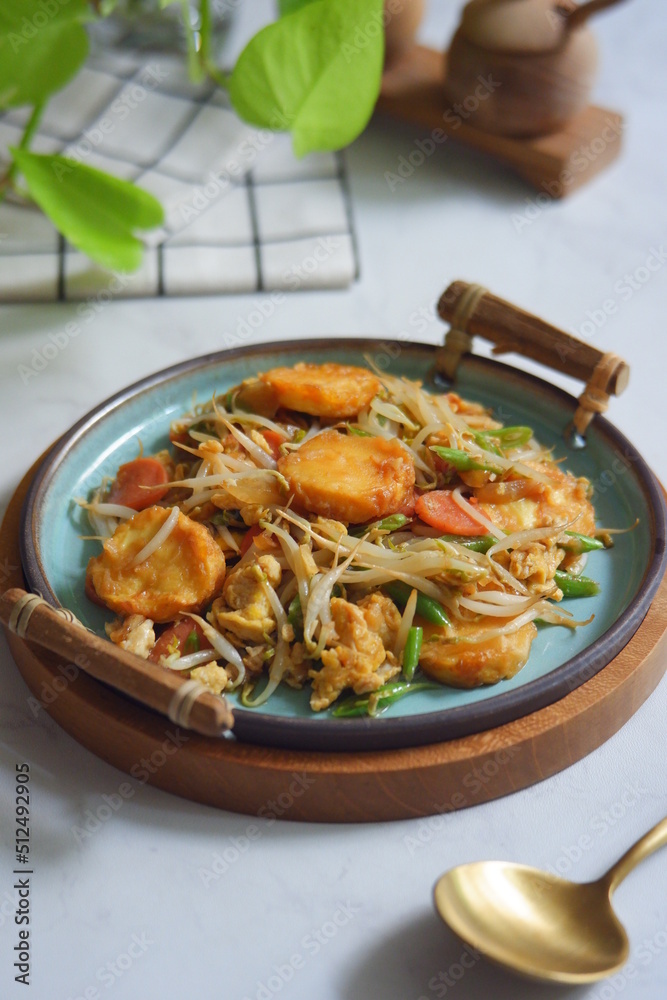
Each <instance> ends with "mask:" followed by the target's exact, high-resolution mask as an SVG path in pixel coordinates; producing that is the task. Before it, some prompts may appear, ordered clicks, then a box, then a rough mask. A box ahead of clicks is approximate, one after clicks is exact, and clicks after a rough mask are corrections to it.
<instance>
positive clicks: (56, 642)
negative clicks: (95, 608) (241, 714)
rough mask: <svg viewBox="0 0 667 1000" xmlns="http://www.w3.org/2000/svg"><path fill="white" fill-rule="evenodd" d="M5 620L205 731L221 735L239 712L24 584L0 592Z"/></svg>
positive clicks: (15, 629) (0, 611) (24, 635)
mask: <svg viewBox="0 0 667 1000" xmlns="http://www.w3.org/2000/svg"><path fill="white" fill-rule="evenodd" d="M0 621H2V622H3V624H4V625H5V626H6V627H7V628H8V629H9V631H10V632H14V633H15V634H16V635H17V636H18V637H19V638H20V639H25V640H27V641H28V642H34V643H35V644H36V645H38V646H42V647H43V648H44V649H48V650H50V651H51V652H52V653H56V654H57V655H58V656H62V657H64V658H65V659H67V660H68V661H72V662H74V663H75V664H76V665H77V666H78V667H80V668H81V670H83V671H84V672H85V673H87V674H89V675H90V676H91V677H94V678H95V679H96V680H98V681H103V682H104V683H105V684H109V685H110V686H111V687H113V688H115V689H116V690H117V691H122V693H123V694H126V695H129V696H130V697H131V698H134V699H135V700H136V701H139V702H141V703H142V704H143V705H147V706H148V707H149V708H152V709H155V711H157V712H160V713H161V714H162V715H166V716H167V717H168V718H169V719H171V721H172V722H174V723H175V724H177V725H179V726H182V727H183V728H184V729H192V730H194V732H197V733H200V734H201V735H202V736H221V735H222V733H224V732H226V731H227V730H229V729H231V728H232V725H233V722H234V717H233V715H232V712H231V710H230V708H229V706H228V705H227V702H226V701H225V700H224V698H220V697H218V696H217V695H214V694H213V693H212V692H211V691H208V690H207V689H206V688H205V687H204V686H203V685H202V684H199V682H198V681H195V680H183V678H182V677H181V676H180V674H178V673H177V672H176V671H171V670H166V669H165V668H164V667H161V666H159V665H158V664H156V663H151V662H150V661H149V660H143V659H142V658H141V657H140V656H135V654H134V653H129V652H128V651H127V650H125V649H122V648H121V647H120V646H115V645H113V643H111V642H110V641H109V640H107V639H101V638H100V637H99V636H97V635H95V633H94V632H89V631H88V629H86V628H85V627H84V626H83V625H81V623H80V622H78V621H77V619H76V618H74V616H73V615H72V613H71V612H70V611H66V610H65V609H64V608H53V607H52V606H51V605H50V604H47V602H46V601H45V600H43V598H41V597H39V596H38V595H37V594H27V593H26V592H25V591H24V590H21V589H20V588H19V587H13V588H12V589H11V590H6V591H5V592H4V594H2V595H1V596H0Z"/></svg>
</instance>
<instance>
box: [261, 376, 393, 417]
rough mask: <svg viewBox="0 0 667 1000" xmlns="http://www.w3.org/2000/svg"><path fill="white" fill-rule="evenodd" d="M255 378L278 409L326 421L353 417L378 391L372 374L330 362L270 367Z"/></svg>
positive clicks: (377, 381)
mask: <svg viewBox="0 0 667 1000" xmlns="http://www.w3.org/2000/svg"><path fill="white" fill-rule="evenodd" d="M259 377H260V379H261V380H262V382H266V383H267V384H268V385H270V386H271V388H272V389H273V390H274V392H275V393H276V395H277V397H278V401H279V404H280V406H283V407H285V409H287V410H297V411H298V412H299V413H310V414H311V416H313V417H326V418H327V419H328V420H344V419H346V418H348V417H354V416H356V415H357V413H359V411H360V410H363V408H364V407H365V406H368V404H369V403H370V401H371V399H372V398H373V396H375V395H376V394H377V393H378V392H379V390H380V388H381V382H380V380H379V379H378V378H376V377H375V375H374V374H373V373H372V372H369V371H367V370H366V369H364V368H355V367H353V366H352V365H338V364H334V363H333V362H331V363H328V364H324V365H311V364H306V363H305V362H301V363H300V364H298V365H294V367H293V368H272V369H271V371H268V372H264V374H263V375H260V376H259Z"/></svg>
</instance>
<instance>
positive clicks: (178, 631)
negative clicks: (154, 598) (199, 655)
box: [148, 618, 212, 663]
mask: <svg viewBox="0 0 667 1000" xmlns="http://www.w3.org/2000/svg"><path fill="white" fill-rule="evenodd" d="M193 632H194V634H195V636H196V638H194V636H193V640H192V642H191V643H189V642H188V640H189V638H190V636H191V635H192V633H193ZM189 645H192V647H193V648H192V649H189V648H187V647H188V646H189ZM211 648H212V647H211V643H210V642H209V641H208V639H207V638H206V636H205V635H204V632H203V630H202V627H201V625H200V624H199V622H195V621H193V620H192V618H184V619H183V621H180V622H176V624H175V625H170V627H169V628H167V629H165V630H164V632H163V633H162V635H161V636H160V638H159V639H158V641H157V642H156V643H155V645H154V646H153V648H152V649H151V651H150V653H149V654H148V659H149V660H152V661H153V663H159V662H160V657H161V656H169V654H170V653H176V652H178V653H179V655H180V656H186V655H187V654H188V653H195V652H197V651H198V650H200V649H211Z"/></svg>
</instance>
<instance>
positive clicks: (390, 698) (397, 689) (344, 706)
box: [332, 681, 440, 719]
mask: <svg viewBox="0 0 667 1000" xmlns="http://www.w3.org/2000/svg"><path fill="white" fill-rule="evenodd" d="M439 687H440V685H439V684H430V683H428V682H427V681H419V682H417V683H412V684H411V683H408V682H407V681H390V682H389V683H388V684H383V685H382V687H380V688H378V689H377V691H374V692H373V693H372V694H364V695H351V696H350V697H349V698H345V699H344V700H343V701H341V702H339V703H338V705H336V707H335V708H334V710H333V712H332V715H333V716H334V718H336V719H356V718H359V717H360V716H364V715H379V714H380V713H381V712H384V711H385V710H386V709H387V708H389V706H390V705H393V704H394V702H395V701H398V700H399V698H403V697H404V696H405V695H406V694H411V693H412V692H413V691H435V690H437V689H438V688H439ZM371 699H373V700H374V702H373V701H371ZM373 703H374V705H375V707H374V708H373Z"/></svg>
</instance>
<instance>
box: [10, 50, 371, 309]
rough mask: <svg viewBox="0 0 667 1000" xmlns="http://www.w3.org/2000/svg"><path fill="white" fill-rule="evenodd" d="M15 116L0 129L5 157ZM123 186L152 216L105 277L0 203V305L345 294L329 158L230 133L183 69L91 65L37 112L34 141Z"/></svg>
mask: <svg viewBox="0 0 667 1000" xmlns="http://www.w3.org/2000/svg"><path fill="white" fill-rule="evenodd" d="M26 117H27V113H26V109H19V110H15V111H11V112H9V113H7V114H5V115H4V116H3V117H2V118H0V147H6V146H7V145H15V144H17V143H18V141H19V139H20V136H21V126H22V125H23V123H24V122H25V120H26ZM32 148H33V149H34V150H35V151H36V152H45V153H53V152H62V153H64V154H65V155H68V156H72V157H74V158H75V159H77V160H79V161H80V162H82V163H86V164H89V165H90V166H92V167H99V168H100V169H103V170H106V171H108V172H109V173H113V174H116V175H117V176H119V177H123V178H126V179H132V180H134V181H135V182H136V183H137V184H139V185H140V186H141V187H143V188H145V189H146V190H147V191H150V192H151V193H152V194H155V195H156V197H157V198H159V200H160V201H161V202H162V204H163V206H164V208H165V216H166V218H165V226H164V228H163V229H161V230H160V231H159V232H153V233H148V234H146V244H147V247H146V252H145V254H144V260H143V263H142V265H141V267H140V268H139V270H138V271H137V272H135V273H133V274H131V275H113V274H111V273H110V272H108V271H105V270H103V269H102V268H101V267H99V266H97V265H96V264H94V263H93V262H91V261H90V260H89V259H88V258H87V257H86V256H85V255H83V254H81V253H79V252H78V251H77V250H75V249H74V248H73V247H70V246H68V245H67V244H66V243H65V241H64V240H63V239H62V238H61V237H60V236H59V234H58V233H57V232H56V231H55V229H54V228H53V226H52V224H51V223H50V222H49V220H48V219H47V218H46V217H45V216H43V215H42V214H41V213H40V212H38V211H36V210H34V209H32V208H28V207H25V206H22V205H15V204H11V203H7V202H5V203H3V204H2V205H0V301H5V302H7V301H14V302H16V301H51V300H54V299H82V298H89V297H91V296H93V297H94V296H100V295H104V296H107V295H111V296H113V297H114V298H116V297H118V298H127V297H131V296H152V295H210V294H228V293H235V292H253V291H261V290H267V291H268V290H282V291H297V290H300V289H313V288H344V287H346V286H348V285H349V284H350V283H351V282H352V281H354V280H355V278H356V277H357V273H358V264H357V255H356V248H355V238H354V231H353V221H352V212H351V205H350V199H349V194H348V188H347V182H346V176H345V165H344V161H343V157H342V156H341V155H340V154H332V153H317V154H311V155H310V156H307V157H305V158H304V159H303V160H297V159H296V158H295V157H294V155H293V153H292V150H291V140H290V137H289V136H287V135H282V134H275V133H271V132H268V131H265V130H261V129H254V128H251V127H250V126H248V125H245V124H244V123H243V122H241V121H240V120H239V119H238V118H237V117H236V115H235V114H234V112H233V111H232V110H231V108H230V107H229V104H228V102H227V99H226V96H225V95H224V94H223V93H222V92H221V91H219V90H216V91H213V90H212V88H210V87H209V86H208V85H203V86H201V87H196V86H193V85H192V84H191V83H190V82H189V81H188V80H187V77H186V76H185V74H184V69H183V66H182V63H181V62H180V61H176V60H170V59H164V58H160V59H157V58H155V59H150V60H149V61H148V62H143V63H138V62H136V61H134V60H133V58H131V57H128V56H125V55H112V54H106V55H104V56H103V57H100V56H97V57H96V58H95V59H94V60H91V61H89V63H88V65H87V66H86V67H85V68H84V69H83V70H82V71H81V73H79V75H78V76H77V77H76V78H75V80H74V81H73V82H72V83H71V84H70V85H69V86H68V87H66V88H65V89H64V90H62V91H61V92H60V93H59V94H57V95H56V96H55V97H54V98H53V100H52V101H51V102H50V103H49V105H48V106H47V109H46V113H45V115H44V118H43V119H42V122H41V124H40V128H39V131H38V133H37V135H36V136H35V139H34V141H33V147H32Z"/></svg>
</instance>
